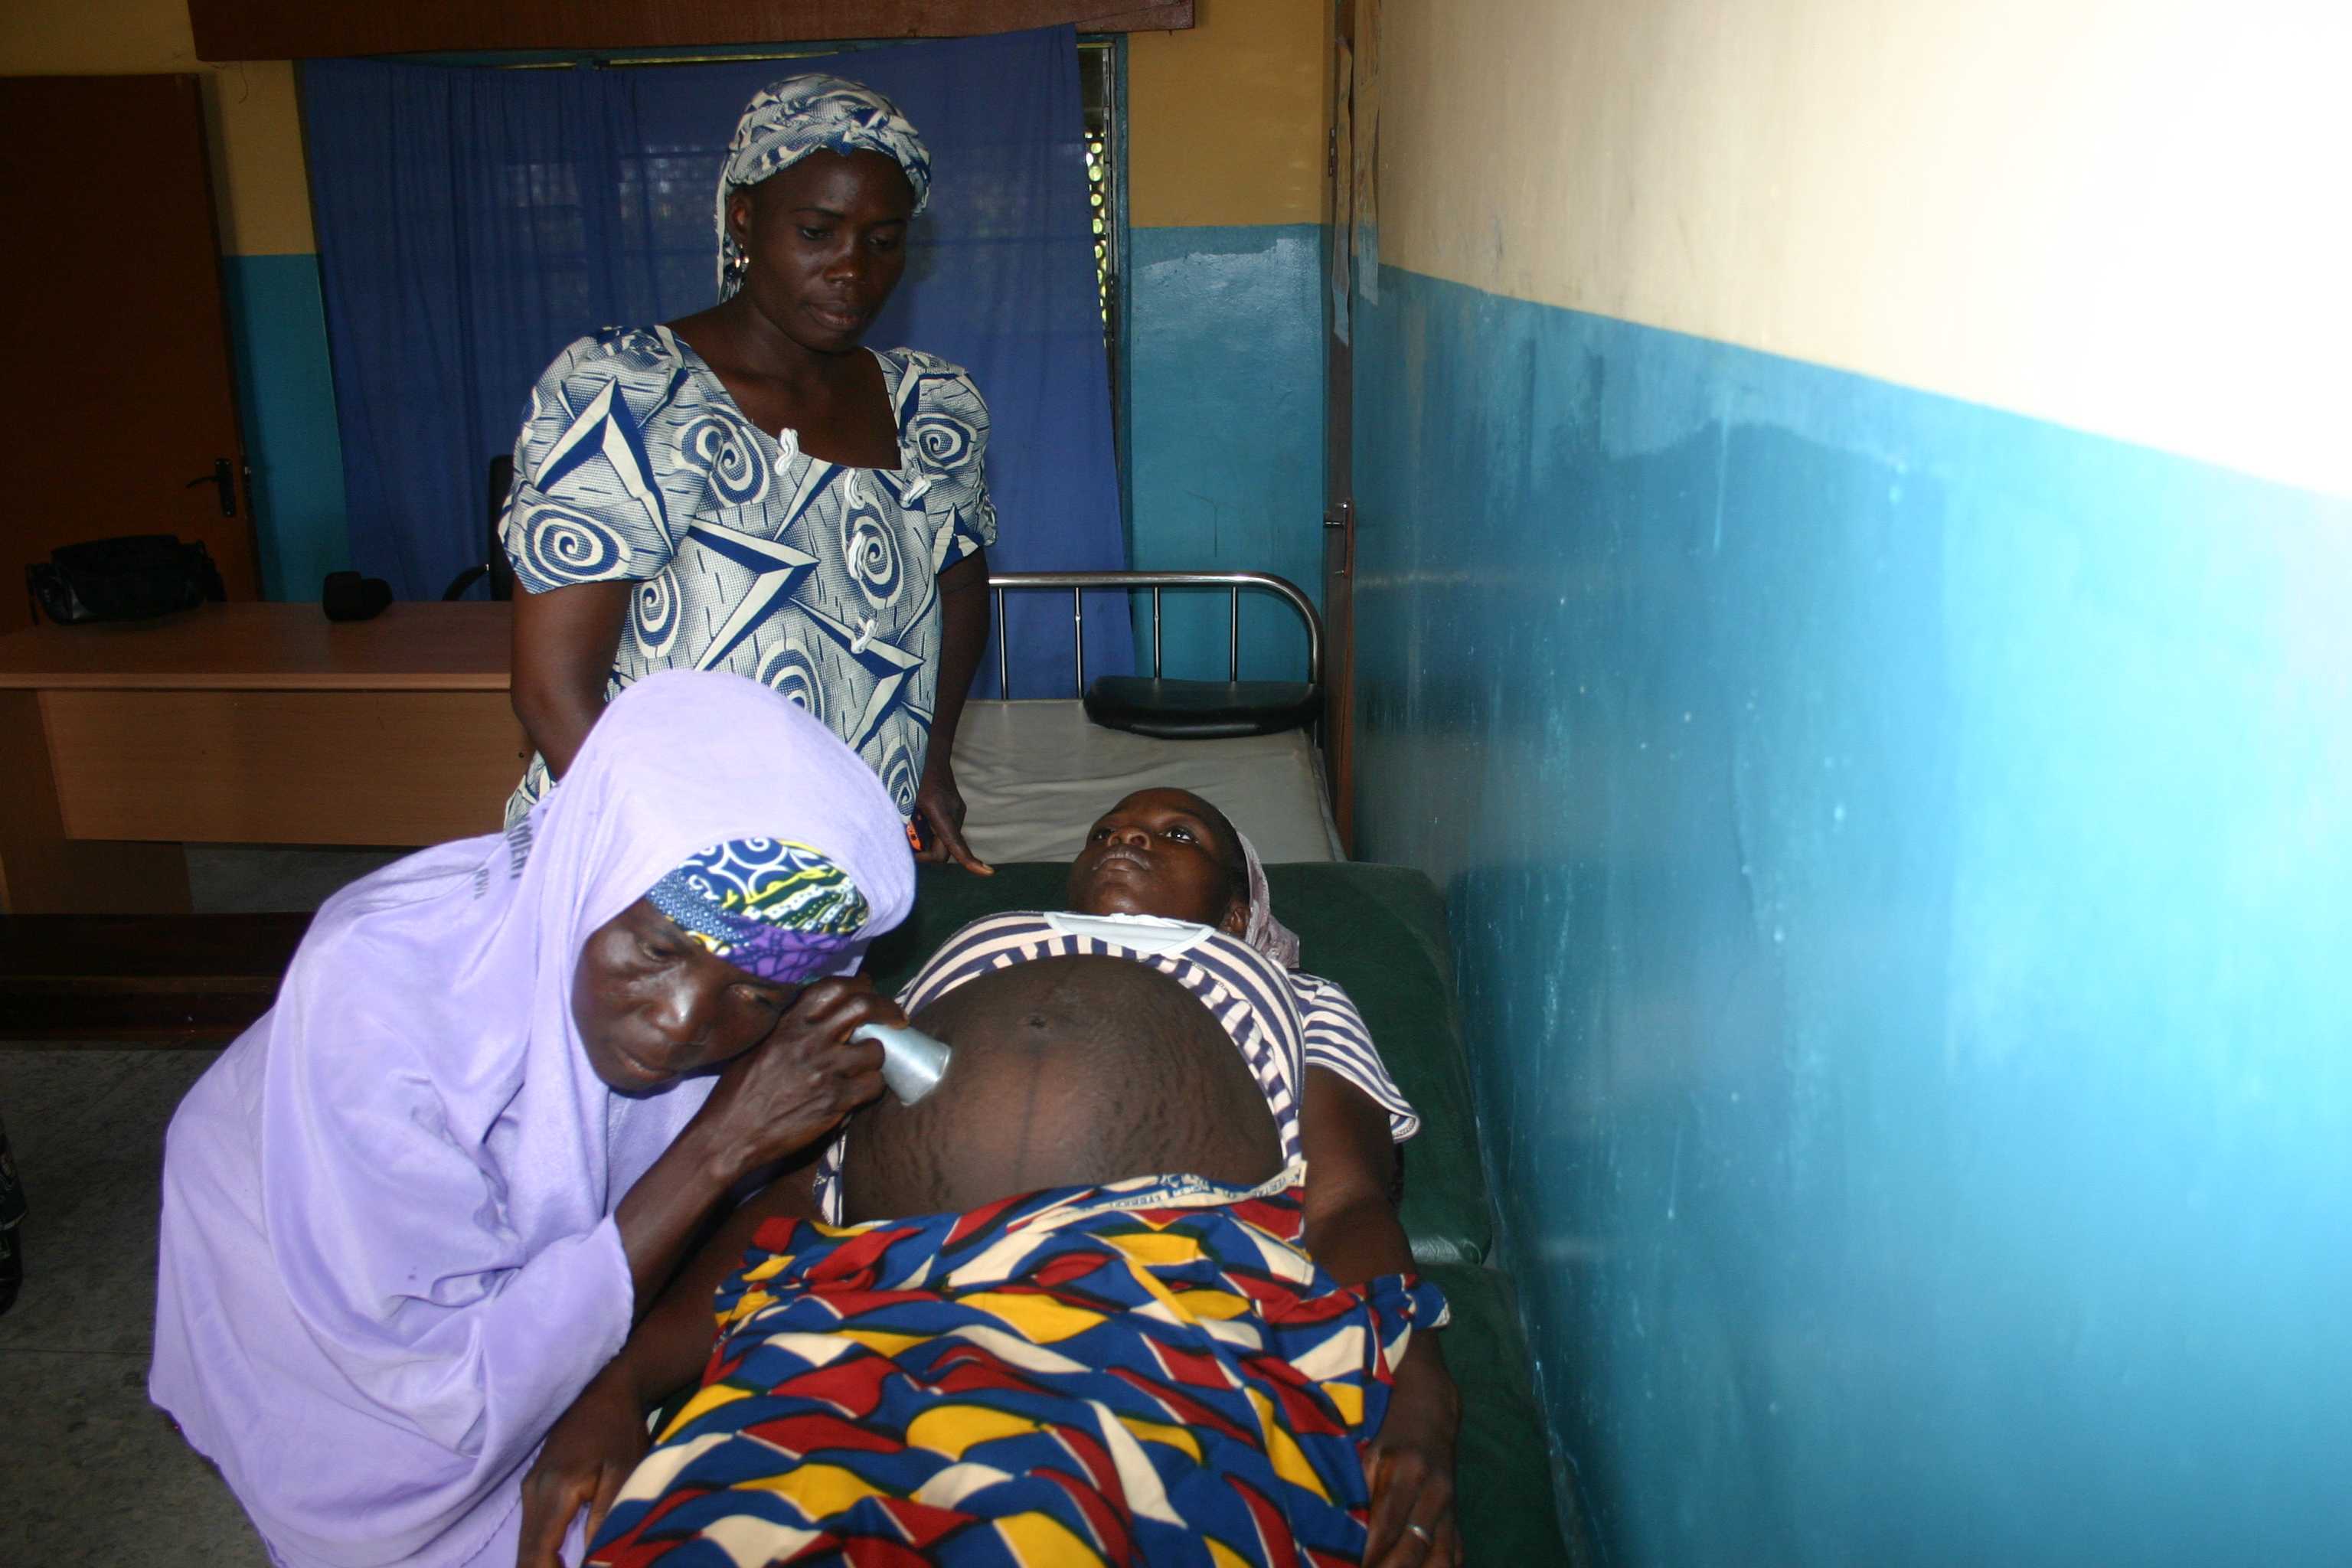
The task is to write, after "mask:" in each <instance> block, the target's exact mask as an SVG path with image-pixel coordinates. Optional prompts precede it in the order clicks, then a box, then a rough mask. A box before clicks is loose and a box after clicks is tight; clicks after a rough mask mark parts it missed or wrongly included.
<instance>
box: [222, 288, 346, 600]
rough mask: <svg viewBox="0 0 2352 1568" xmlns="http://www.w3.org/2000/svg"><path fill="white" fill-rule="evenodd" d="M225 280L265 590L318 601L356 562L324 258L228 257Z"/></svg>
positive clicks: (273, 595) (284, 596)
mask: <svg viewBox="0 0 2352 1568" xmlns="http://www.w3.org/2000/svg"><path fill="white" fill-rule="evenodd" d="M221 274H222V279H223V281H224V284H225V286H226V289H227V291H228V314H229V340H230V343H231V347H232V351H233V353H235V355H236V390H237V404H238V413H239V415H240V416H241V417H242V419H243V421H244V425H245V446H246V459H247V462H248V463H249V464H251V465H252V468H253V486H252V491H253V510H254V522H255V531H256V532H257V535H258V537H259V541H260V546H261V574H262V592H263V593H264V595H267V596H268V597H269V598H272V599H291V600H304V599H316V598H317V597H318V596H319V583H320V579H321V578H323V577H324V576H325V575H326V574H328V573H330V572H337V571H341V570H343V569H345V568H347V567H348V566H350V564H351V542H350V540H349V537H348V535H347V534H346V532H345V529H344V510H343V455H342V453H343V447H342V437H341V435H340V433H339V432H338V431H337V429H336V426H335V388H334V381H333V377H332V376H331V374H329V372H328V365H327V320H326V312H325V310H324V307H323V306H322V305H321V303H320V293H319V258H317V257H316V256H311V255H300V256H225V257H223V258H221Z"/></svg>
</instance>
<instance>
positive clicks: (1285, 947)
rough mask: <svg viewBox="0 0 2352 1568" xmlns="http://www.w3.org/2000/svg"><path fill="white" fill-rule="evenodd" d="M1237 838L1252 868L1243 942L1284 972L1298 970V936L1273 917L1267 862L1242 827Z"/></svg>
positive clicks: (1243, 855) (1236, 835)
mask: <svg viewBox="0 0 2352 1568" xmlns="http://www.w3.org/2000/svg"><path fill="white" fill-rule="evenodd" d="M1234 837H1235V838H1238V839H1240V840H1241V843H1242V859H1243V861H1244V864H1245V865H1246V866H1247V867H1248V868H1249V924H1248V925H1247V926H1245V927H1244V928H1243V930H1242V940H1243V941H1244V942H1247V943H1249V945H1250V946H1252V947H1254V948H1255V949H1257V950H1258V951H1259V952H1262V953H1264V954H1265V955H1266V956H1267V957H1268V958H1270V959H1272V960H1274V961H1275V962H1276V963H1279V964H1280V965H1282V967H1283V968H1285V969H1296V968H1297V967H1298V933H1297V931H1292V930H1291V929H1290V928H1289V927H1288V926H1286V925H1284V924H1283V923H1282V922H1281V921H1278V920H1276V919H1275V918H1274V892H1273V889H1269V888H1268V887H1267V886H1266V883H1265V861H1263V860H1261V859H1259V858H1257V846H1256V845H1255V844H1252V843H1251V842H1250V841H1249V835H1248V834H1246V833H1244V832H1243V831H1242V830H1241V829H1240V828H1238V827H1236V828H1234Z"/></svg>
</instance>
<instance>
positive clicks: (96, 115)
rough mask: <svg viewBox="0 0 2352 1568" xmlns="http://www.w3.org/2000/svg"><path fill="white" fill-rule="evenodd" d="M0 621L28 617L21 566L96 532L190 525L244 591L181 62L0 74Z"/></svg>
mask: <svg viewBox="0 0 2352 1568" xmlns="http://www.w3.org/2000/svg"><path fill="white" fill-rule="evenodd" d="M0 146H5V147H6V148H7V149H8V152H7V156H6V158H5V172H0V204H5V205H0V211H5V212H6V214H7V215H8V226H9V234H8V236H7V238H6V241H5V244H0V321H5V323H6V328H7V337H6V341H7V342H9V343H10V344H11V345H12V347H13V351H14V355H15V363H16V370H15V371H14V372H12V373H11V374H8V375H7V376H5V377H0V422H5V423H0V428H5V429H6V430H7V432H8V435H9V446H10V449H11V450H12V451H13V452H14V453H15V456H16V460H15V461H14V462H12V463H11V464H10V465H9V468H10V470H11V471H10V474H9V477H8V486H7V504H6V505H5V508H0V631H9V630H13V629H14V628H16V627H17V626H22V625H24V624H25V623H26V620H27V619H28V614H27V610H26V595H25V587H24V582H25V566H26V563H28V562H33V561H44V560H47V558H48V553H49V552H50V551H51V550H54V549H55V548H57V547H58V545H60V544H68V543H73V542H78V541H80V540H87V539H105V538H109V537H110V536H112V535H115V534H122V533H176V534H178V535H179V536H180V537H181V538H182V539H191V540H201V541H203V542H204V543H205V548H207V549H209V550H210V551H211V552H212V555H213V559H214V561H215V562H216V563H219V566H220V571H221V578H222V581H223V582H225V583H226V584H227V585H228V593H229V597H231V598H232V599H250V598H253V597H255V596H256V594H257V575H256V570H255V561H254V538H253V523H252V520H251V518H250V517H249V516H248V515H247V494H246V484H245V449H244V447H243V445H242V443H241V442H240V441H239V440H238V438H237V423H236V394H235V391H234V382H233V380H232V377H231V374H230V369H229V347H228V317H227V312H226V310H225V309H224V308H223V305H222V302H221V277H220V243H219V239H218V236H217V234H216V232H215V226H214V221H213V192H212V171H211V165H210V163H209V162H208V161H207V160H206V158H205V121H204V109H203V105H202V102H201V100H199V98H198V96H197V89H196V79H195V78H194V77H193V76H111V77H8V78H0ZM223 464H226V469H225V470H224V469H223V468H222V467H221V465H223ZM224 472H225V473H226V479H227V482H226V484H222V483H217V482H215V480H216V477H217V476H219V475H220V474H222V473H224Z"/></svg>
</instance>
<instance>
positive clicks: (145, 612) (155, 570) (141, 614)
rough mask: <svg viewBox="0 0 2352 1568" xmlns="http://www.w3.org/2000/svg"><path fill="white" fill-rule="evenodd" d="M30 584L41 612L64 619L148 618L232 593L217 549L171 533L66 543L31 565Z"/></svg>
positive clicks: (60, 622) (73, 621)
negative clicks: (186, 541) (218, 561)
mask: <svg viewBox="0 0 2352 1568" xmlns="http://www.w3.org/2000/svg"><path fill="white" fill-rule="evenodd" d="M25 586H26V590H27V591H29V592H30V593H31V595H32V597H33V605H34V607H35V618H38V617H39V616H43V615H46V616H48V617H49V619H51V620H53V621H55V622H57V623H58V625H59V626H74V625H77V624H79V623H80V622H83V621H139V620H145V619H146V618H147V617H149V616H167V615H170V614H171V613H172V612H173V610H192V609H194V608H195V607H196V606H197V605H201V604H203V603H204V602H205V600H206V599H215V600H217V599H226V597H228V591H227V590H226V588H225V587H223V586H222V585H221V574H220V568H219V567H217V566H215V565H214V564H213V557H212V552H210V551H208V550H206V549H205V547H204V546H203V545H202V544H201V543H197V544H183V543H182V542H180V541H179V540H178V539H177V538H175V537H174V536H173V535H172V534H168V533H131V534H125V535H123V536H122V537H121V538H120V539H93V540H91V541H89V542H88V543H86V544H68V545H62V546H60V547H59V548H58V549H56V550H53V551H51V552H49V559H48V560H47V563H39V562H36V563H34V564H32V565H30V566H27V567H26V568H25Z"/></svg>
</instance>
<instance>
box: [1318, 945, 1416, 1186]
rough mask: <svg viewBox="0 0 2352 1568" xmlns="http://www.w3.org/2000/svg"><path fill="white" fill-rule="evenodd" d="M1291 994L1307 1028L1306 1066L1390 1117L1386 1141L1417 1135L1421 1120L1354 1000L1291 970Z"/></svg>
mask: <svg viewBox="0 0 2352 1568" xmlns="http://www.w3.org/2000/svg"><path fill="white" fill-rule="evenodd" d="M1290 987H1291V990H1292V991H1293V992H1294V993H1296V994H1297V997H1298V1011H1299V1016H1300V1017H1301V1018H1302V1019H1303V1020H1304V1021H1305V1023H1306V1028H1307V1066H1308V1067H1310V1068H1323V1069H1324V1070H1326V1071H1327V1072H1335V1073H1338V1074H1339V1076H1340V1077H1341V1078H1343V1079H1347V1080H1348V1081H1349V1083H1351V1084H1354V1085H1355V1086H1356V1087H1357V1088H1358V1089H1361V1090H1363V1091H1364V1093H1365V1094H1366V1095H1368V1096H1370V1099H1371V1100H1372V1101H1373V1102H1374V1103H1375V1104H1377V1105H1378V1106H1379V1107H1380V1108H1381V1110H1385V1111H1387V1112H1388V1113H1389V1136H1390V1137H1391V1139H1393V1140H1395V1141H1396V1142H1399V1143H1402V1142H1404V1141H1405V1140H1406V1139H1408V1138H1411V1137H1412V1135H1413V1134H1415V1133H1416V1132H1419V1131H1421V1118H1420V1116H1419V1115H1417V1114H1416V1113H1415V1112H1414V1110H1413V1109H1412V1102H1411V1101H1410V1100H1406V1099H1405V1097H1404V1091H1403V1090H1402V1089H1399V1088H1397V1086H1396V1079H1392V1078H1391V1077H1390V1076H1389V1068H1388V1064H1387V1063H1386V1062H1384V1061H1382V1060H1381V1053H1380V1049H1379V1047H1376V1046H1374V1045H1373V1044H1372V1032H1371V1030H1370V1029H1369V1028H1367V1027H1366V1026H1365V1025H1364V1016H1363V1015H1362V1014H1361V1013H1359V1012H1358V1011H1356V1003H1355V999H1354V998H1353V997H1351V996H1349V994H1347V992H1345V991H1344V990H1342V989H1340V987H1339V984H1338V983H1337V982H1336V981H1330V980H1326V979H1324V978H1323V977H1322V976H1320V975H1317V974H1307V973H1301V972H1299V971H1297V970H1293V971H1292V972H1291V975H1290Z"/></svg>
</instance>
